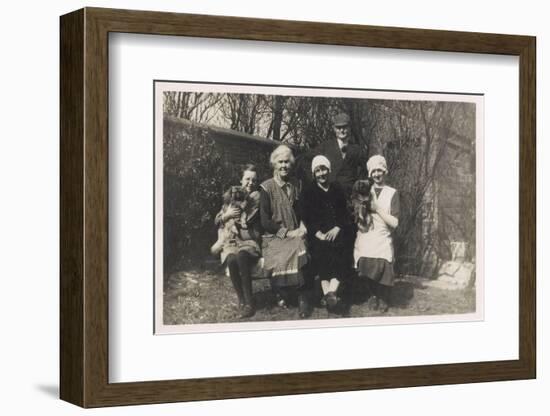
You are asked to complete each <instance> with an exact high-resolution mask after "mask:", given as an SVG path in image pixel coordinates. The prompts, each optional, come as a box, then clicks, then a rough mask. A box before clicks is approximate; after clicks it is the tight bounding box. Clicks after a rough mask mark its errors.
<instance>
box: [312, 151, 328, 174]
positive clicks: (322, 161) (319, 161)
mask: <svg viewBox="0 0 550 416" xmlns="http://www.w3.org/2000/svg"><path fill="white" fill-rule="evenodd" d="M319 166H325V167H326V168H327V169H328V170H329V171H330V160H328V159H327V158H326V157H325V156H323V155H317V156H315V157H314V158H313V160H312V161H311V173H315V169H317V168H318V167H319Z"/></svg>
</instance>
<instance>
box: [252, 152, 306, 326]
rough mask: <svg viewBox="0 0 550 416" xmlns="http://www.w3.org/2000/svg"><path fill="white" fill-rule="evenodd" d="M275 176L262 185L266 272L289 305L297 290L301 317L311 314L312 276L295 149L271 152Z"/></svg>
mask: <svg viewBox="0 0 550 416" xmlns="http://www.w3.org/2000/svg"><path fill="white" fill-rule="evenodd" d="M270 163H271V166H272V168H273V177H272V178H271V179H268V180H266V181H265V182H263V183H262V184H261V185H260V219H261V224H262V228H263V231H264V234H263V236H262V253H263V257H264V272H265V274H266V275H267V276H269V277H270V279H271V286H272V288H273V290H274V292H275V294H276V295H277V297H278V304H279V306H286V304H287V303H288V302H289V296H290V295H291V293H292V292H297V294H298V302H299V313H300V317H301V318H305V317H307V316H309V314H310V313H311V310H310V307H309V299H308V297H309V293H308V291H309V290H310V289H311V282H310V280H311V278H310V275H309V273H307V272H306V265H307V263H308V260H309V257H308V253H307V248H306V243H305V237H306V233H307V230H306V227H305V225H304V223H303V222H302V221H301V212H300V207H301V205H300V202H299V200H300V185H299V183H298V182H297V181H296V180H295V179H294V178H292V176H291V172H292V168H293V166H294V163H295V159H294V155H293V154H292V150H290V148H289V147H288V146H285V145H280V146H278V147H277V148H276V149H275V150H274V151H273V153H271V157H270Z"/></svg>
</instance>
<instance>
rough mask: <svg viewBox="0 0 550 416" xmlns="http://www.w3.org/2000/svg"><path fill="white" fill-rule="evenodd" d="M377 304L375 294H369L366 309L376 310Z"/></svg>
mask: <svg viewBox="0 0 550 416" xmlns="http://www.w3.org/2000/svg"><path fill="white" fill-rule="evenodd" d="M378 306H379V300H378V297H376V296H374V295H373V296H371V297H370V298H369V300H368V301H367V309H370V310H371V311H377V310H378Z"/></svg>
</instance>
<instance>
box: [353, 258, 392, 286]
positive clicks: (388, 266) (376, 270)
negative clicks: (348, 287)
mask: <svg viewBox="0 0 550 416" xmlns="http://www.w3.org/2000/svg"><path fill="white" fill-rule="evenodd" d="M357 273H358V275H359V277H366V278H369V279H371V280H374V281H375V282H378V283H380V284H381V285H384V286H393V280H394V273H393V263H390V262H389V261H387V260H386V259H373V258H370V257H361V258H360V259H359V261H358V262H357Z"/></svg>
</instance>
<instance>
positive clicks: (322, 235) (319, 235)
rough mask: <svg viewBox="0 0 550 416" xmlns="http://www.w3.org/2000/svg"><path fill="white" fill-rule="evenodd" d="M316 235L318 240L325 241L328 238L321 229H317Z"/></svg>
mask: <svg viewBox="0 0 550 416" xmlns="http://www.w3.org/2000/svg"><path fill="white" fill-rule="evenodd" d="M315 237H316V238H317V239H318V240H321V241H325V240H326V239H327V235H326V234H323V233H322V232H321V231H317V232H316V233H315Z"/></svg>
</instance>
